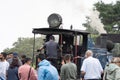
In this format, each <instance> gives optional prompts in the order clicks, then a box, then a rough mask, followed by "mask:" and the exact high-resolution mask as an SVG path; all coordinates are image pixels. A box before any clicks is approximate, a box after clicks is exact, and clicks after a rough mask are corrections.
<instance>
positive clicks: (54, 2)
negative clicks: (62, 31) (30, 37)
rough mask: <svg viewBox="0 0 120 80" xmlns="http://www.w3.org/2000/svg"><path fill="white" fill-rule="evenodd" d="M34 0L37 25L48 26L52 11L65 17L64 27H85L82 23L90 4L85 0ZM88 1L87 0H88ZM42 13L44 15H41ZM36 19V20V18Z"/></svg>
mask: <svg viewBox="0 0 120 80" xmlns="http://www.w3.org/2000/svg"><path fill="white" fill-rule="evenodd" d="M35 1H36V0H35ZM35 1H34V2H33V13H34V14H35V15H34V16H33V20H34V21H33V23H35V25H36V26H39V25H41V24H43V25H41V26H48V25H46V24H47V17H48V16H49V15H50V14H52V13H58V14H60V15H61V16H62V18H63V28H67V29H70V26H71V25H73V29H82V30H83V29H85V28H84V27H83V26H82V23H85V19H86V18H85V17H86V16H87V14H89V13H88V11H89V8H90V6H91V5H90V4H92V3H91V2H90V3H89V5H88V4H86V2H85V0H37V1H36V2H35ZM86 1H87V0H86ZM87 2H88V1H87ZM41 15H42V16H41ZM35 19H36V20H35ZM35 21H36V22H35Z"/></svg>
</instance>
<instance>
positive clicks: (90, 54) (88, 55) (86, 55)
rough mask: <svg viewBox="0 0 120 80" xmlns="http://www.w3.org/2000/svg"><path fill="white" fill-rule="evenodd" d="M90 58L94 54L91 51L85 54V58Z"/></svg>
mask: <svg viewBox="0 0 120 80" xmlns="http://www.w3.org/2000/svg"><path fill="white" fill-rule="evenodd" d="M90 56H93V52H92V51H91V50H87V51H86V53H85V57H86V58H88V57H90Z"/></svg>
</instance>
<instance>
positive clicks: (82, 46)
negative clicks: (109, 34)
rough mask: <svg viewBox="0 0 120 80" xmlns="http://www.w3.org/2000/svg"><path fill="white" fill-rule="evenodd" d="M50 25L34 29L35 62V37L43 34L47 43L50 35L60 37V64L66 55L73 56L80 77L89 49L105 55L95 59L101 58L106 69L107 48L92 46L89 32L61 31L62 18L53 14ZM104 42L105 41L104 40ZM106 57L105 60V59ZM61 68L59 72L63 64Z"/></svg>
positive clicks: (49, 20) (49, 18)
mask: <svg viewBox="0 0 120 80" xmlns="http://www.w3.org/2000/svg"><path fill="white" fill-rule="evenodd" d="M48 24H49V28H34V29H33V31H32V33H33V34H34V45H33V46H34V47H33V60H34V56H35V35H36V34H41V35H45V36H46V38H45V41H48V40H49V36H50V35H54V36H56V35H57V36H58V37H57V38H58V39H57V40H58V41H57V42H58V44H59V45H60V47H61V49H62V51H61V52H59V53H60V55H58V59H57V60H58V62H61V60H62V59H61V57H62V56H64V55H65V54H66V53H67V54H68V53H69V54H71V55H72V56H73V62H74V63H75V64H76V65H77V69H78V70H77V71H78V75H80V68H81V64H82V61H83V58H84V55H85V51H86V50H87V49H91V50H92V51H93V52H94V53H103V55H102V54H100V56H99V54H95V57H97V58H99V59H100V61H101V63H102V65H103V67H105V64H106V62H107V59H108V58H107V56H106V53H107V52H108V51H107V50H106V49H105V48H104V49H98V48H95V47H94V45H93V44H91V41H90V40H89V37H88V36H89V34H90V33H89V32H86V31H82V30H72V26H71V29H61V28H60V27H61V24H62V17H61V16H60V15H59V14H56V13H53V14H51V15H50V16H49V17H48ZM103 41H104V40H103ZM91 45H92V46H91ZM112 48H113V47H109V48H108V49H112ZM103 56H104V58H103ZM57 65H58V66H59V67H57V68H58V70H60V66H61V64H59V63H58V64H57Z"/></svg>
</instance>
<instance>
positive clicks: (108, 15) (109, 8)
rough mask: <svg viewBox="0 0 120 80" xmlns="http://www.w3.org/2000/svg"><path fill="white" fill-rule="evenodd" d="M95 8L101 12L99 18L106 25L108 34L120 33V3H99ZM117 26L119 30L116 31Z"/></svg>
mask: <svg viewBox="0 0 120 80" xmlns="http://www.w3.org/2000/svg"><path fill="white" fill-rule="evenodd" d="M94 6H95V9H96V10H97V11H99V12H100V15H99V18H100V19H101V21H102V23H103V24H104V25H105V26H104V29H105V30H106V31H107V33H120V1H117V2H116V4H113V3H111V4H105V3H103V2H98V3H96V4H94ZM115 25H117V29H115V27H114V26H115Z"/></svg>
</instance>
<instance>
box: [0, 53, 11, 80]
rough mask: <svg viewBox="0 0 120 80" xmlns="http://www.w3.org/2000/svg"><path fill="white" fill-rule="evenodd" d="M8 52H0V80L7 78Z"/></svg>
mask: <svg viewBox="0 0 120 80" xmlns="http://www.w3.org/2000/svg"><path fill="white" fill-rule="evenodd" d="M6 56H7V54H6V53H5V52H1V53H0V80H6V79H7V78H6V76H7V74H6V73H7V70H8V68H9V63H8V62H7V61H6Z"/></svg>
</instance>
